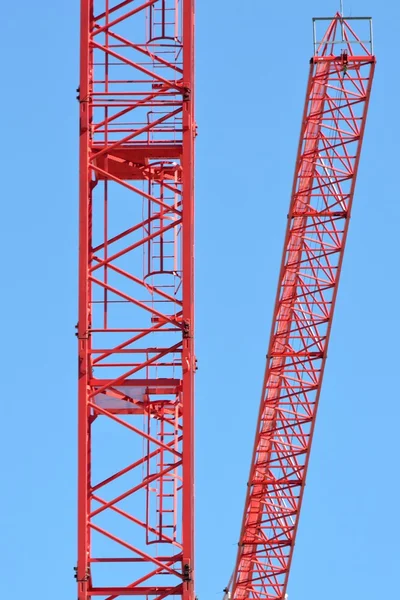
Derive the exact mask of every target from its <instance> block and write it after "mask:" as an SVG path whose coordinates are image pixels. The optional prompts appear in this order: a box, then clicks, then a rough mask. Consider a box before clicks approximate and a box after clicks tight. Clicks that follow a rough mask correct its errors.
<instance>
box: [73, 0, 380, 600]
mask: <svg viewBox="0 0 400 600" xmlns="http://www.w3.org/2000/svg"><path fill="white" fill-rule="evenodd" d="M338 44H339V45H338ZM371 46H372V43H371ZM374 65H375V58H374V56H373V51H372V48H369V47H368V44H367V42H362V41H361V40H360V39H359V38H358V37H357V36H356V34H355V33H354V31H353V29H352V27H351V26H350V23H349V22H348V20H343V18H342V17H341V16H340V14H337V15H336V17H335V18H334V19H333V20H332V21H331V22H330V24H329V27H328V29H327V31H326V33H325V36H324V38H323V39H322V41H321V42H320V43H317V44H316V45H315V55H314V57H313V58H312V60H311V67H310V76H309V83H308V87H307V96H306V105H305V110H304V116H303V125H302V130H301V138H300V145H299V151H298V156H297V163H296V170H295V178H294V184H293V191H292V199H291V204H290V211H289V215H288V227H287V232H286V238H285V244H284V254H283V260H282V266H281V272H280V277H279V284H278V292H277V298H276V306H275V311H274V317H273V325H272V332H271V340H270V345H269V350H268V356H267V366H266V373H265V379H264V384H263V393H262V399H261V405H260V413H259V420H258V425H257V432H256V439H255V446H254V453H253V459H252V466H251V471H250V479H249V483H248V493H247V498H246V503H245V510H244V517H243V525H242V531H241V536H240V542H239V552H238V558H237V564H236V568H235V571H234V575H233V578H232V586H231V596H232V597H233V598H234V599H235V600H236V599H237V600H239V599H245V598H257V599H260V600H264V599H266V600H272V599H280V600H282V599H283V598H284V595H285V591H286V587H287V580H288V573H289V568H290V563H291V560H292V554H293V547H294V539H295V535H296V530H297V526H298V516H299V511H300V507H301V502H302V496H303V491H304V484H305V477H306V472H307V465H308V460H309V453H310V446H311V440H312V434H313V429H314V424H315V416H316V410H317V406H318V400H319V395H320V390H321V383H322V376H323V371H324V367H325V361H326V351H327V345H328V341H329V335H330V329H331V323H332V317H333V310H334V305H335V299H336V294H337V288H338V282H339V276H340V271H341V266H342V260H343V252H344V247H345V242H346V236H347V230H348V224H349V217H350V212H351V205H352V200H353V195H354V187H355V180H356V174H357V168H358V163H359V158H360V151H361V144H362V138H363V133H364V127H365V120H366V114H367V108H368V101H369V96H370V90H371V84H372V77H373V70H374ZM80 70H81V76H80V87H79V90H78V91H79V95H78V100H79V104H80V176H79V177H80V178H79V188H80V189H79V191H80V201H79V206H80V208H79V215H80V216H79V236H80V247H79V321H78V325H77V338H78V347H79V388H78V396H79V398H78V400H79V404H78V443H79V448H78V455H79V464H78V472H79V480H78V563H77V567H76V579H77V583H78V600H89V599H90V598H94V597H97V598H99V599H100V600H114V599H115V598H119V597H122V596H128V597H129V596H130V597H132V596H139V597H144V598H146V599H149V600H162V599H163V598H167V597H170V596H174V597H177V598H179V597H180V598H182V600H194V598H195V596H194V548H193V547H194V533H193V530H194V469H193V455H194V452H193V446H194V436H193V429H194V427H193V424H194V414H193V402H194V373H195V370H196V359H195V356H194V273H193V271H194V173H193V164H194V138H195V135H196V126H195V122H194V103H193V96H194V0H136V1H135V0H81V64H80Z"/></svg>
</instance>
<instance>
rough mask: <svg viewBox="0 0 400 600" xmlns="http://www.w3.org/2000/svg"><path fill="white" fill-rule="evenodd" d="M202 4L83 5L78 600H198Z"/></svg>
mask: <svg viewBox="0 0 400 600" xmlns="http://www.w3.org/2000/svg"><path fill="white" fill-rule="evenodd" d="M193 34H194V2H193V0H140V1H139V2H138V1H134V0H81V54H80V86H79V89H78V100H79V105H80V164H79V321H78V325H77V338H78V352H79V383H78V562H77V567H76V569H75V577H76V580H77V584H78V600H88V599H89V598H94V597H96V598H99V599H100V600H105V599H107V600H114V598H119V597H127V596H130V597H132V596H135V597H139V598H146V599H151V600H162V599H163V598H168V597H169V596H172V595H173V596H174V598H181V599H182V600H193V598H194V591H193V590H194V587H193V586H194V562H193V560H194V556H193V545H194V538H193V521H194V516H193V510H194V492H193V488H194V473H193V445H194V440H193V387H194V386H193V380H194V372H195V357H194V308H193V307H194V289H193V278H194V274H193V271H194V268H193V248H194V239H193V230H194V215H193V204H194V195H193V189H194V185H193V163H194V149H193V147H194V137H195V123H194V112H193V111H194V106H193V96H194V90H193V82H194V39H193Z"/></svg>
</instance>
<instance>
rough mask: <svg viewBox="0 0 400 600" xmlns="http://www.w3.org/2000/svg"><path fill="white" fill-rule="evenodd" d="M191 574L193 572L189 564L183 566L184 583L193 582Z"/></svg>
mask: <svg viewBox="0 0 400 600" xmlns="http://www.w3.org/2000/svg"><path fill="white" fill-rule="evenodd" d="M191 572H192V569H191V568H190V565H189V563H185V564H184V565H183V573H182V575H183V581H192V578H191V576H190V575H191Z"/></svg>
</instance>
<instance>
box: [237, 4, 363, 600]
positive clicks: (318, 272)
mask: <svg viewBox="0 0 400 600" xmlns="http://www.w3.org/2000/svg"><path fill="white" fill-rule="evenodd" d="M325 20H326V19H314V25H315V38H314V56H313V57H312V59H311V61H310V73H309V79H308V85H307V92H306V101H305V108H304V113H303V120H302V126H301V133H300V142H299V147H298V154H297V159H296V166H295V175H294V182H293V188H292V197H291V202H290V207H289V213H288V221H287V229H286V236H285V242H284V249H283V258H282V263H281V269H280V274H279V281H278V290H277V296H276V303H275V308H274V313H273V321H272V329H271V336H270V342H269V347H268V354H267V361H266V370H265V376H264V382H263V387H262V396H261V402H260V411H259V415H258V422H257V428H256V436H255V443H254V450H253V455H252V461H251V468H250V476H249V480H248V484H247V486H248V487H247V495H246V499H245V507H244V514H243V522H242V529H241V533H240V539H239V547H238V555H237V561H236V566H235V569H234V573H233V576H232V579H231V585H230V588H229V591H228V592H227V593H228V595H229V596H230V597H231V598H232V599H234V600H241V599H245V598H246V599H247V598H257V599H259V600H272V599H279V600H283V598H285V594H286V589H287V583H288V575H289V569H290V564H291V560H292V556H293V550H294V544H295V538H296V531H297V527H298V519H299V513H300V508H301V503H302V498H303V492H304V486H305V480H306V473H307V466H308V461H309V456H310V449H311V442H312V437H313V431H314V426H315V418H316V413H317V407H318V401H319V397H320V392H321V384H322V378H323V373H324V368H325V362H326V357H327V348H328V342H329V336H330V331H331V325H332V318H333V313H334V307H335V300H336V294H337V290H338V284H339V278H340V272H341V268H342V261H343V254H344V249H345V244H346V237H347V231H348V226H349V221H350V215H351V207H352V201H353V195H354V189H355V183H356V176H357V170H358V164H359V160H360V152H361V145H362V140H363V134H364V128H365V122H366V117H367V110H368V102H369V97H370V91H371V84H372V78H373V72H374V66H375V57H374V55H373V48H372V26H371V21H370V19H368V18H359V19H357V18H356V17H352V18H349V19H344V18H343V17H342V15H341V14H340V13H337V14H336V16H335V17H334V18H333V19H332V20H331V19H329V21H330V22H329V26H328V28H327V30H326V32H325V34H324V36H323V38H322V39H321V40H320V41H318V38H317V35H316V25H317V23H319V22H320V21H325ZM353 22H358V24H359V23H361V22H362V24H363V25H364V24H366V25H367V30H368V32H369V33H370V35H369V40H368V41H367V40H365V38H364V39H363V40H360V38H359V37H358V36H357V35H356V33H355V31H354V30H353V27H352V25H353Z"/></svg>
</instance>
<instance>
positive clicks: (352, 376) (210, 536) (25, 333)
mask: <svg viewBox="0 0 400 600" xmlns="http://www.w3.org/2000/svg"><path fill="white" fill-rule="evenodd" d="M197 4H198V7H197V121H198V125H199V137H198V144H197V186H196V190H197V300H196V302H197V356H198V360H199V372H198V376H197V591H198V594H199V597H200V600H213V599H214V598H215V599H216V598H217V597H218V593H219V592H221V590H222V588H223V587H224V586H225V584H226V583H227V580H228V578H229V575H230V572H231V569H232V566H233V561H234V556H235V551H236V546H235V544H236V542H237V539H238V533H239V526H240V520H241V511H242V504H243V498H244V492H245V485H246V480H247V474H248V467H249V458H250V451H251V446H252V442H253V432H254V427H255V416H256V412H257V407H258V402H259V393H260V387H261V381H262V374H263V368H264V356H265V352H266V347H267V343H268V339H267V335H268V332H269V327H270V320H271V312H272V303H273V299H274V295H275V286H276V280H277V275H278V265H279V261H280V254H281V248H282V242H283V233H284V226H285V218H286V213H287V206H288V202H289V192H290V187H291V180H292V173H293V165H294V158H295V151H296V146H297V141H298V139H297V138H298V132H299V127H300V118H301V113H302V108H303V100H304V93H305V86H306V77H307V73H308V60H309V58H310V55H311V50H312V30H311V18H312V17H313V16H318V15H327V14H328V15H329V14H330V13H331V14H332V13H334V12H335V11H336V10H337V8H338V4H339V2H333V1H332V2H331V1H329V2H328V1H322V0H318V1H317V0H315V1H311V0H303V1H301V2H294V1H289V2H285V3H282V2H271V3H270V2H265V0H253V1H252V2H247V3H246V2H243V1H239V0H229V1H228V0H219V1H218V2H216V1H215V0H214V1H212V0H203V1H200V0H198V3H197ZM345 7H346V11H345V12H346V13H347V14H349V13H350V14H352V15H353V16H355V15H358V14H364V15H365V14H367V15H370V14H371V15H372V16H373V17H374V27H375V44H376V54H377V58H378V66H377V71H376V79H375V85H374V89H373V96H372V101H371V106H370V114H369V121H368V124H367V131H366V138H365V144H364V151H363V156H362V161H361V168H360V172H359V180H358V185H357V191H356V199H355V206H354V212H353V219H352V223H351V229H350V236H349V240H348V247H347V253H346V257H345V264H344V271H343V275H342V281H341V287H340V293H339V300H338V304H337V312H336V318H335V323H334V328H333V335H332V339H331V345H330V351H329V359H328V365H327V370H326V377H325V381H324V389H323V394H322V399H321V407H320V412H319V419H318V424H317V429H316V436H315V441H314V447H313V453H312V460H311V467H310V471H309V479H308V486H307V490H306V496H305V502H304V510H303V513H302V519H301V525H300V529H299V535H298V539H297V546H296V552H295V560H294V563H293V569H292V574H291V581H290V587H289V598H290V600H305V599H307V600H321V599H323V600H337V598H340V600H354V599H361V598H362V599H363V600H378V599H379V600H381V599H386V598H393V599H394V598H396V597H398V593H399V591H398V587H399V586H398V576H396V571H397V572H398V569H399V567H400V551H399V547H398V540H399V535H400V527H399V522H398V519H397V505H398V497H399V493H400V485H399V478H398V458H399V449H398V441H397V440H398V438H399V423H400V410H399V400H400V397H399V393H398V385H397V377H398V375H397V374H398V372H399V366H398V338H399V332H400V323H399V318H398V305H399V300H398V298H399V292H400V283H399V257H400V253H399V241H398V240H399V222H400V206H399V184H398V181H399V172H400V151H399V143H398V141H399V139H400V120H399V118H398V111H399V96H400V78H399V60H400V55H399V49H398V35H399V33H398V32H399V23H400V4H399V3H398V2H394V1H389V0H388V1H386V2H376V1H375V2H373V1H372V0H365V1H362V0H351V1H350V0H349V1H345ZM78 34H79V3H78V2H77V0H74V1H73V2H72V3H71V2H50V1H49V0H47V1H46V0H43V1H42V2H41V3H39V4H38V3H34V2H31V1H29V2H28V1H27V0H20V1H19V2H6V3H5V5H4V7H3V10H2V35H1V38H0V44H1V46H2V48H1V51H2V53H1V56H2V57H3V61H2V81H3V84H2V93H1V100H0V103H1V106H2V115H3V118H2V140H3V142H2V153H1V154H2V160H1V166H2V172H3V183H2V198H3V200H2V203H3V208H2V236H1V244H2V256H3V261H2V286H3V293H2V297H1V304H2V315H3V319H2V321H3V323H2V331H1V333H2V341H3V352H2V357H3V358H2V373H3V376H2V380H3V393H2V407H3V408H2V435H1V438H0V440H1V453H0V456H1V480H2V493H1V496H0V519H1V525H0V531H1V535H0V539H1V542H0V564H1V571H2V581H1V582H2V596H3V597H4V598H12V599H14V598H15V599H19V598H21V599H22V598H26V599H28V598H33V599H35V600H36V599H37V600H39V599H40V600H71V599H74V598H76V592H75V582H74V579H73V571H72V568H73V566H74V564H75V559H76V552H75V545H76V544H75V541H76V537H75V530H76V506H75V497H76V366H77V360H76V340H75V337H74V325H75V323H76V320H77V317H76V305H77V301H76V295H77V165H78V157H77V149H78V120H77V108H78V107H77V102H76V100H75V96H76V94H75V88H76V87H77V84H78V42H79V40H78ZM211 98H214V101H213V102H211Z"/></svg>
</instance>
